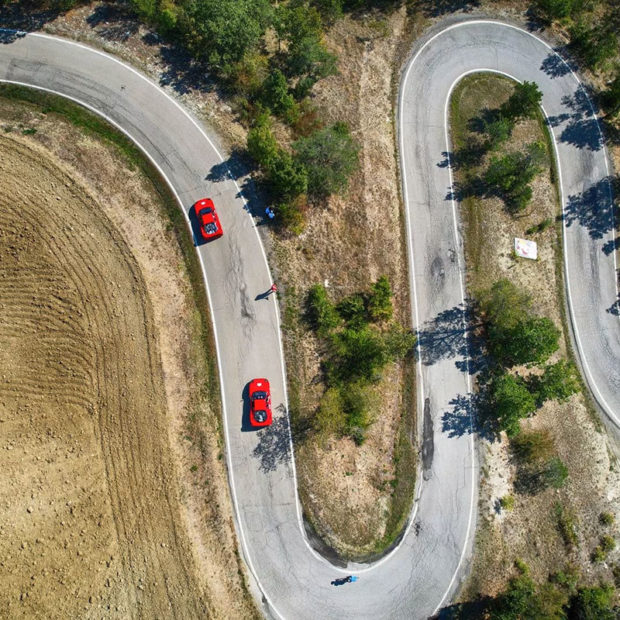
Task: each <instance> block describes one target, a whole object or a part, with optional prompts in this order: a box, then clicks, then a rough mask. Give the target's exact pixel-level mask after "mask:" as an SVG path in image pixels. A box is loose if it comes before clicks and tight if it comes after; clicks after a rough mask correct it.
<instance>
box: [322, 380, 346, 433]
mask: <svg viewBox="0 0 620 620" xmlns="http://www.w3.org/2000/svg"><path fill="white" fill-rule="evenodd" d="M314 428H315V430H317V431H318V432H320V433H324V434H325V435H328V436H331V435H335V436H342V435H344V433H345V417H344V411H343V402H342V396H341V394H340V390H339V389H338V388H335V387H331V388H328V389H327V390H326V392H325V393H324V394H323V396H322V397H321V402H320V404H319V408H318V411H317V414H316V416H315V418H314Z"/></svg>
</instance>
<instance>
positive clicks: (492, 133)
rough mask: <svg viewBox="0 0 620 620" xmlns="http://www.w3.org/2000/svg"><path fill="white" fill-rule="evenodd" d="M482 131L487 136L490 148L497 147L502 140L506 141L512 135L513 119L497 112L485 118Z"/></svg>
mask: <svg viewBox="0 0 620 620" xmlns="http://www.w3.org/2000/svg"><path fill="white" fill-rule="evenodd" d="M483 123H484V132H485V133H486V134H487V135H488V136H489V147H490V148H491V149H496V148H498V147H499V146H500V145H501V144H502V143H503V142H506V140H508V138H510V136H511V135H512V130H513V128H514V121H513V120H512V119H509V118H506V117H505V116H502V115H501V114H499V115H498V116H497V117H495V118H493V119H490V120H485V121H483Z"/></svg>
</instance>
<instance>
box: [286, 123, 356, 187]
mask: <svg viewBox="0 0 620 620" xmlns="http://www.w3.org/2000/svg"><path fill="white" fill-rule="evenodd" d="M293 148H294V150H295V157H296V160H297V161H298V162H299V163H300V165H302V166H303V167H304V168H305V169H306V170H307V174H308V192H309V193H310V194H311V195H312V196H314V197H315V198H325V197H326V196H329V195H330V194H333V193H338V192H340V191H343V190H344V189H346V188H347V186H348V183H349V177H350V176H351V174H353V172H354V171H355V170H356V169H357V165H358V150H359V148H358V146H357V144H356V143H355V142H354V140H353V138H352V137H351V134H350V133H349V128H348V127H347V125H346V124H345V123H336V124H335V125H332V126H331V127H328V128H325V129H320V130H318V131H315V132H314V133H313V134H311V135H310V136H308V137H307V138H301V139H299V140H298V141H297V142H295V144H293Z"/></svg>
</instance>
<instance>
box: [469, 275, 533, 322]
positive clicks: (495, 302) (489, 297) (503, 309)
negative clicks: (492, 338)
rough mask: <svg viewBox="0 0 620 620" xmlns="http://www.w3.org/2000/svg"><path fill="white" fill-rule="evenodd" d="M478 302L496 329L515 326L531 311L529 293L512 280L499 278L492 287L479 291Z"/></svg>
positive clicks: (486, 317)
mask: <svg viewBox="0 0 620 620" xmlns="http://www.w3.org/2000/svg"><path fill="white" fill-rule="evenodd" d="M478 303H479V305H480V309H481V310H482V312H483V313H484V315H485V319H486V321H487V323H489V325H491V326H492V327H493V328H494V329H497V330H504V329H509V328H511V327H514V326H515V325H517V323H519V321H521V319H522V318H523V317H524V316H527V315H528V314H529V312H530V308H531V305H532V301H531V298H530V296H529V294H528V293H526V292H525V291H523V290H521V289H519V288H517V287H516V286H515V285H514V284H513V283H512V282H511V281H510V280H507V279H506V278H503V279H501V280H498V281H497V282H495V283H494V284H493V286H491V288H490V289H488V290H486V291H482V292H480V293H478Z"/></svg>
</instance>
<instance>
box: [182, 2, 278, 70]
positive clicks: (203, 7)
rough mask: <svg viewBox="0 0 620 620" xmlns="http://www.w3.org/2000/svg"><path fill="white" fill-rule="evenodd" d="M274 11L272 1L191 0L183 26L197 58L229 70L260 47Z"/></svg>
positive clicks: (216, 68) (186, 8)
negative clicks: (248, 53) (259, 44)
mask: <svg viewBox="0 0 620 620" xmlns="http://www.w3.org/2000/svg"><path fill="white" fill-rule="evenodd" d="M271 14H272V11H271V5H270V3H269V0H189V1H188V2H187V3H186V4H185V5H184V12H183V19H182V20H181V16H180V17H179V25H180V27H182V31H183V33H184V39H185V44H186V46H187V48H188V49H189V50H190V51H191V52H192V54H193V55H194V57H195V58H198V59H200V60H205V61H207V62H208V63H209V64H210V65H211V66H212V68H214V69H215V70H217V71H220V72H223V73H226V72H228V71H230V70H231V69H232V65H233V63H236V62H239V61H240V60H241V59H242V58H243V56H244V55H245V54H246V53H247V52H248V51H251V50H253V49H254V48H256V47H257V45H258V43H259V41H260V39H261V37H262V36H263V34H264V32H265V29H266V27H267V26H268V25H269V23H270V21H271Z"/></svg>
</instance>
